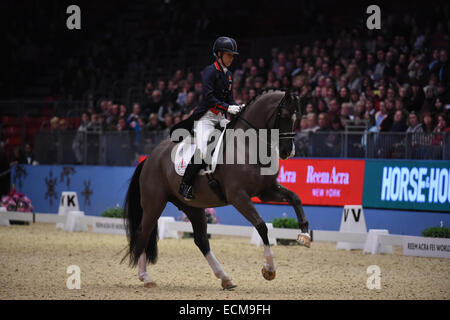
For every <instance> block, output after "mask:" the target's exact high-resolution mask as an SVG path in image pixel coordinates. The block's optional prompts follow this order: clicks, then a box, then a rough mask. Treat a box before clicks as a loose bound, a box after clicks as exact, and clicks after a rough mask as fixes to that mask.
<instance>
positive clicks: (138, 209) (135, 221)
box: [122, 160, 158, 267]
mask: <svg viewBox="0 0 450 320" xmlns="http://www.w3.org/2000/svg"><path fill="white" fill-rule="evenodd" d="M145 161H146V160H144V161H142V162H141V163H140V164H139V165H138V166H137V168H136V170H135V171H134V174H133V177H132V178H131V182H130V186H129V187H128V192H127V196H126V198H125V204H124V219H125V230H126V233H127V238H128V244H129V247H128V252H127V253H126V254H125V256H124V257H123V259H122V262H123V260H125V259H126V257H127V256H129V257H130V266H133V267H134V266H136V265H137V263H138V260H139V257H140V255H141V253H142V252H137V251H140V248H138V247H140V246H137V240H138V236H139V234H140V232H139V228H140V225H141V221H142V213H143V210H142V206H141V192H140V191H141V190H140V186H139V176H140V175H141V171H142V167H143V166H144V162H145ZM157 241H158V227H157V226H156V227H155V228H154V229H153V231H152V233H151V235H150V239H149V241H148V244H147V246H146V247H145V253H146V256H147V261H148V262H150V263H156V260H157V258H158V246H157V244H158V242H157Z"/></svg>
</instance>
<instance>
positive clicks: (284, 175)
mask: <svg viewBox="0 0 450 320" xmlns="http://www.w3.org/2000/svg"><path fill="white" fill-rule="evenodd" d="M277 181H278V182H281V183H296V182H297V173H296V172H295V171H288V170H285V169H284V166H283V165H282V166H281V168H280V173H279V174H278V178H277Z"/></svg>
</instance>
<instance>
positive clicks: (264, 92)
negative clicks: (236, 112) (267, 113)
mask: <svg viewBox="0 0 450 320" xmlns="http://www.w3.org/2000/svg"><path fill="white" fill-rule="evenodd" d="M271 91H286V90H285V89H279V88H274V87H269V88H265V89H264V90H263V91H261V92H260V93H258V94H257V95H256V96H254V97H253V98H251V99H250V100H249V101H248V102H247V103H246V104H245V107H244V108H243V109H242V110H241V112H240V113H242V112H244V111H245V109H247V107H248V106H249V105H251V104H252V103H253V102H254V101H255V100H256V99H257V98H259V97H261V96H262V95H265V94H266V93H269V92H271Z"/></svg>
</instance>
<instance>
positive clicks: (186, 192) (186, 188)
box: [179, 182, 194, 201]
mask: <svg viewBox="0 0 450 320" xmlns="http://www.w3.org/2000/svg"><path fill="white" fill-rule="evenodd" d="M179 193H180V194H181V195H182V196H183V198H184V200H186V201H192V200H193V199H194V195H193V194H192V186H190V185H188V184H185V183H183V182H182V183H181V184H180V190H179Z"/></svg>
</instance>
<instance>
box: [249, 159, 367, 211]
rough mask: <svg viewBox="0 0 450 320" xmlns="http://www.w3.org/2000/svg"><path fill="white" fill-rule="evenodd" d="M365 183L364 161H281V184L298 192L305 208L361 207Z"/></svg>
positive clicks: (279, 180) (279, 174) (279, 179)
mask: <svg viewBox="0 0 450 320" xmlns="http://www.w3.org/2000/svg"><path fill="white" fill-rule="evenodd" d="M363 179H364V160H335V159H332V160H331V159H289V160H284V161H283V160H280V166H279V173H278V182H279V183H280V184H281V185H283V186H285V187H286V188H288V189H289V190H291V191H294V192H295V193H296V194H297V195H298V196H299V197H300V199H301V201H302V203H303V204H305V205H321V206H344V205H360V204H361V202H362V193H363V185H364V181H363ZM254 201H255V202H260V201H259V200H258V199H257V198H254Z"/></svg>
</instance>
